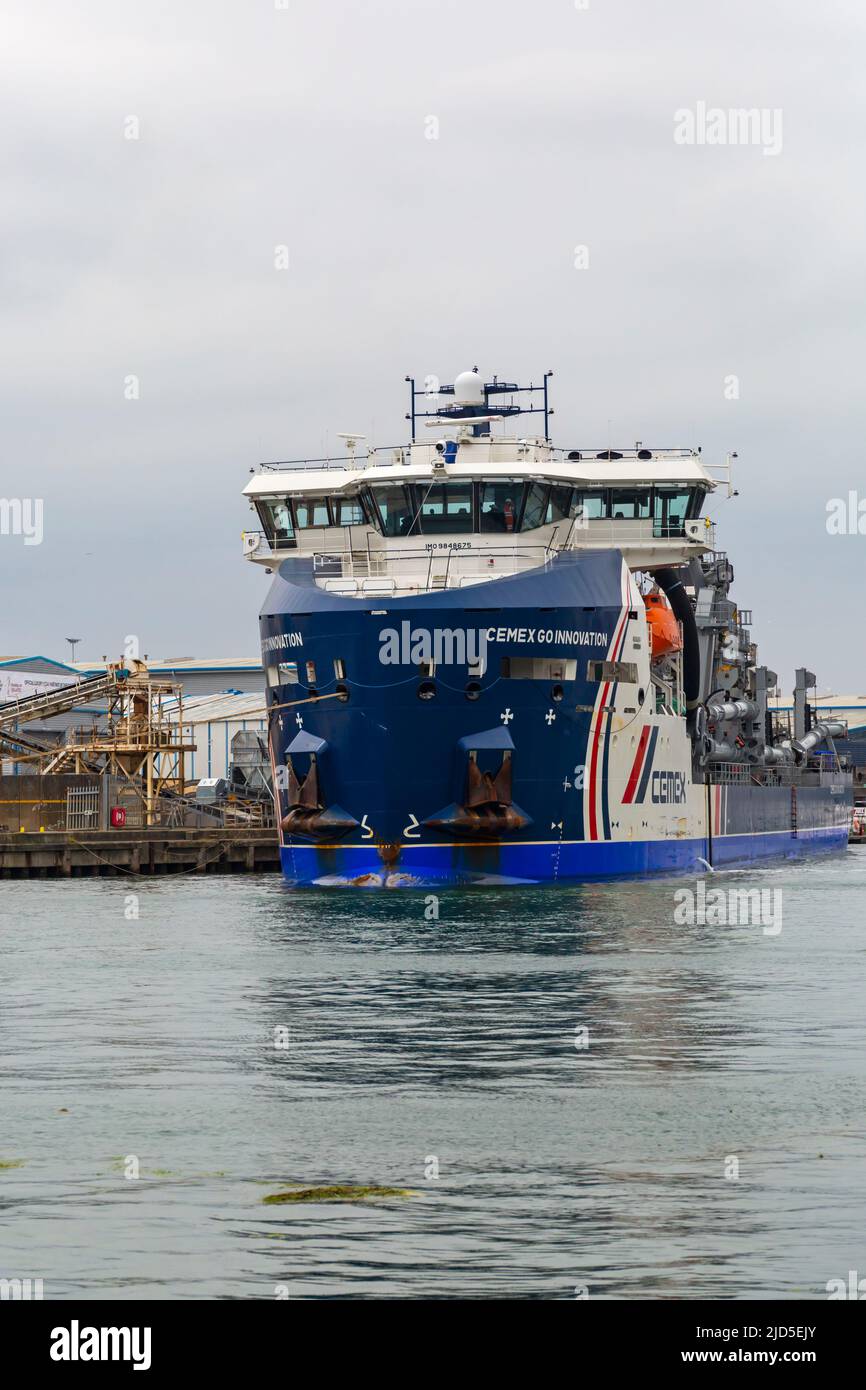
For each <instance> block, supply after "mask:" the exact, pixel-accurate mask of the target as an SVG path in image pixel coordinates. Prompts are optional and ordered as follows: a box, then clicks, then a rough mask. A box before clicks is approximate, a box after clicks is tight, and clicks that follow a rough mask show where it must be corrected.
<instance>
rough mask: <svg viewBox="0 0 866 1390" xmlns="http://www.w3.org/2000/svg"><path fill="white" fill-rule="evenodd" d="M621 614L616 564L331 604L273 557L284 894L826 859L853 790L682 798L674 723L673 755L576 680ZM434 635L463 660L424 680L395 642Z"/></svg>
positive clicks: (611, 643)
mask: <svg viewBox="0 0 866 1390" xmlns="http://www.w3.org/2000/svg"><path fill="white" fill-rule="evenodd" d="M632 602H633V600H632V599H630V597H629V589H628V576H627V573H626V572H625V567H624V565H623V561H622V557H621V555H620V554H619V552H618V551H603V552H593V553H586V552H569V553H564V554H561V555H559V556H558V558H557V559H555V560H553V561H552V562H551V563H550V564H549V565H547V566H544V567H543V568H539V569H536V570H531V571H529V572H526V573H524V574H519V575H512V576H508V577H504V578H501V579H494V580H490V581H488V582H485V583H480V584H477V585H474V586H472V587H469V588H464V589H459V590H445V591H442V592H433V593H425V594H420V595H417V596H412V597H407V598H393V597H388V598H382V597H368V598H360V599H356V598H345V597H341V596H337V595H334V594H329V593H327V592H325V591H324V590H323V589H321V588H320V587H318V586H316V585H315V583H314V582H313V578H312V573H311V569H310V562H309V561H306V560H303V559H300V558H293V559H290V560H287V561H285V562H284V563H283V564H282V565H281V567H280V571H279V575H278V576H277V577H276V578H275V579H274V583H273V585H272V588H271V591H270V594H269V596H268V600H267V602H266V604H265V607H264V609H263V612H262V615H261V636H262V646H263V655H264V662H265V666H266V669H268V670H269V681H268V684H269V688H268V701H269V706H270V710H271V719H270V728H271V754H272V758H273V764H274V771H275V777H276V779H277V785H278V786H279V788H280V789H279V811H280V817H279V818H280V820H281V822H282V827H283V828H282V829H281V831H280V836H281V860H282V866H283V871H284V874H285V876H286V878H287V880H288V881H289V882H290V883H292V884H294V885H297V886H302V885H314V884H315V885H325V886H327V885H350V884H351V885H357V886H370V887H378V886H398V885H401V886H402V885H405V886H418V887H423V886H426V885H443V884H478V885H484V884H504V883H514V884H521V883H541V882H551V881H560V882H562V881H575V880H578V881H579V880H592V879H607V878H617V877H622V876H632V875H643V874H657V873H661V874H683V873H694V872H701V871H702V870H703V868H704V865H705V863H707V862H709V863H711V864H713V865H722V864H739V863H745V862H750V861H760V860H767V859H773V858H777V857H784V856H793V855H799V854H802V853H813V852H816V851H818V850H841V849H843V848H844V846H845V845H846V843H847V825H848V816H847V808H848V805H849V804H850V787H848V788H847V790H846V788H845V787H842V786H833V787H830V786H817V787H810V788H808V789H801V790H800V793H799V800H797V799H796V796H795V797H794V800H793V801H792V790H791V788H789V787H781V786H777V787H763V786H749V785H746V786H741V787H740V786H738V787H728V788H725V789H724V795H722V792H721V790H720V789H714V788H707V787H706V786H705V785H704V784H703V783H693V782H692V779H691V772H690V771H689V772H688V773H685V772H683V771H682V770H681V769H682V768H683V767H685V766H686V764H685V763H684V761H683V757H684V754H683V753H682V751H681V750H680V751H679V752H677V748H679V743H678V741H677V740H678V739H679V741H680V742H681V743H683V744H685V735H684V731H683V729H682V727H681V726H682V725H683V723H684V721H683V720H681V719H677V720H675V719H670V718H669V720H668V723H669V725H670V726H672V728H673V734H674V735H675V736H674V737H672V736H670V734H669V733H668V732H666V730H667V726H666V725H664V724H661V725H660V726H657V724H656V722H654V720H655V715H654V712H653V714H650V715H647V714H645V713H644V711H645V709H646V691H644V690H641V691H640V696H641V701H642V703H639V702H636V701H635V696H634V694H630V693H629V691H628V690H627V689H626V688H625V687H624V686H622V685H620V684H619V683H618V682H617V681H616V680H612V681H610V682H608V683H607V684H604V685H602V684H600V682H599V680H597V679H592V678H591V676H590V672H591V668H592V666H593V663H594V661H595V660H599V661H601V660H604V659H607V660H612V661H621V660H622V659H623V658H624V657H628V656H629V655H630V654H631V651H632V646H634V647H637V646H638V643H639V640H640V639H639V634H640V631H641V628H642V627H643V625H644V624H643V613H642V611H641V612H640V614H639V613H638V612H637V611H636V610H635V609H634V608H632V607H631V606H630V604H631V603H632ZM442 630H445V631H447V632H449V633H452V634H454V633H459V634H464V635H467V640H466V643H465V646H466V651H467V659H465V660H463V661H462V662H461V661H459V660H452V661H447V662H445V663H439V664H437V667H436V670H435V673H434V674H433V675H432V677H430V676H427V677H426V679H425V672H424V671H422V670H419V665H418V661H417V659H415V658H416V656H417V651H418V648H413V645H412V644H413V635H415V634H419V633H422V632H434V631H442ZM472 633H475V634H483V635H484V638H485V640H486V642H487V653H486V654H487V669H486V670H485V671H484V673H483V674H482V675H476V674H475V672H474V671H473V670H472V669H471V662H470V658H469V656H468V652H469V649H470V647H471V642H470V641H469V638H468V634H472ZM383 634H384V635H383ZM388 634H391V636H390V637H389V636H388ZM395 636H396V638H397V641H396V648H397V650H396V653H395V640H394V638H395ZM452 655H454V652H453V651H452ZM459 655H460V652H459V649H458V650H457V656H458V657H459ZM533 662H534V663H536V665H535V666H534V667H533V668H532V670H533V672H534V673H535V674H533V675H532V676H529V675H528V674H527V673H528V671H529V666H528V663H533ZM560 668H561V669H560ZM538 671H541V672H542V674H541V676H540V677H539V676H538V674H537V672H538ZM545 671H550V672H553V673H554V674H553V675H551V676H550V677H549V678H547V677H545V675H544V672H545ZM425 694H426V696H427V698H421V696H422V695H425ZM629 701H632V702H634V703H632V704H629V703H628V702H629ZM641 731H643V732H641ZM676 758H679V762H677V761H676ZM287 768H288V769H289V771H288V774H287V775H288V781H286V769H287ZM677 769H680V770H677ZM671 789H673V790H671ZM672 801H676V802H677V804H675V805H672V804H671V802H672Z"/></svg>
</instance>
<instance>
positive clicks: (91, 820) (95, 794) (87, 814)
mask: <svg viewBox="0 0 866 1390" xmlns="http://www.w3.org/2000/svg"><path fill="white" fill-rule="evenodd" d="M66 829H67V830H98V829H99V787H68V788H67V790H66Z"/></svg>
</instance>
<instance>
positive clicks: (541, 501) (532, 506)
mask: <svg viewBox="0 0 866 1390" xmlns="http://www.w3.org/2000/svg"><path fill="white" fill-rule="evenodd" d="M549 492H550V484H549V483H533V484H532V486H531V487H530V489H529V496H528V497H527V499H526V504H525V506H524V508H523V519H522V521H521V523H520V529H521V531H534V530H535V528H536V526H541V525H542V524H543V522H544V514H545V512H546V511H547V497H548V494H549Z"/></svg>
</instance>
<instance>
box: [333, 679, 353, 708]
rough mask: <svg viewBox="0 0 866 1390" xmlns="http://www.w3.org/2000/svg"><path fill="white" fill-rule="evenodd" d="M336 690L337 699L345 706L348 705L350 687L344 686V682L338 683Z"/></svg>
mask: <svg viewBox="0 0 866 1390" xmlns="http://www.w3.org/2000/svg"><path fill="white" fill-rule="evenodd" d="M334 689H335V692H336V696H337V699H338V700H341V701H342V702H343V704H344V705H345V704H347V703H348V700H349V687H348V686H347V685H344V684H343V682H342V681H338V683H337V685H336V686H335V687H334Z"/></svg>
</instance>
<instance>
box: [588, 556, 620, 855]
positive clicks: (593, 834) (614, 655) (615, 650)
mask: <svg viewBox="0 0 866 1390" xmlns="http://www.w3.org/2000/svg"><path fill="white" fill-rule="evenodd" d="M629 597H630V595H629V590H628V582H627V581H626V582H625V583H624V585H623V602H624V604H625V607H624V608H623V611H622V616H621V617H620V620H619V626H618V627H617V629H616V632H615V634H614V639H613V646H612V649H611V655H610V658H609V660H611V661H617V660H618V659H619V653H620V652H621V650H622V646H623V643H624V641H625V633H626V628H627V627H628V604H629ZM611 684H612V682H611V681H608V682H607V683H606V684H605V685H604V686H603V687H602V691H601V695H600V697H599V701H598V708H599V711H601V710H602V709H603V708H604V706H605V705H606V704H607V696H608V691H609V690H610V687H611ZM603 722H604V716H603V714H601V713H600V712H599V714H598V716H597V719H596V725H595V730H594V732H593V737H592V753H591V755H590V760H589V838H590V839H591V840H597V839H598V822H597V818H596V813H595V770H596V766H597V764H598V744H599V739H600V737H601V726H602V723H603Z"/></svg>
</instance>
